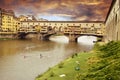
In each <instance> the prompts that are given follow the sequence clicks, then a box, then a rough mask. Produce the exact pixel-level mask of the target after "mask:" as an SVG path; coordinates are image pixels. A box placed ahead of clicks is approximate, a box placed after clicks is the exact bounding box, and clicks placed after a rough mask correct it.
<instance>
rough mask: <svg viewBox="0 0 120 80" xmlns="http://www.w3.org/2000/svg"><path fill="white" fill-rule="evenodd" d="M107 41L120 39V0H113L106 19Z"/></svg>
mask: <svg viewBox="0 0 120 80" xmlns="http://www.w3.org/2000/svg"><path fill="white" fill-rule="evenodd" d="M105 26H106V34H105V41H106V42H108V41H113V40H114V41H118V40H120V0H113V2H112V4H111V7H110V10H109V12H108V15H107V18H106V21H105Z"/></svg>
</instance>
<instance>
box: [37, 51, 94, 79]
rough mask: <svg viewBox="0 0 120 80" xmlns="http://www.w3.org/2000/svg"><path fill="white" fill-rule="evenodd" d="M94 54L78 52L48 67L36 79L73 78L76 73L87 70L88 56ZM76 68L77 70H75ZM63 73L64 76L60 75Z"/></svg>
mask: <svg viewBox="0 0 120 80" xmlns="http://www.w3.org/2000/svg"><path fill="white" fill-rule="evenodd" d="M92 55H94V54H91V53H79V54H77V55H73V56H72V57H70V58H68V59H66V60H65V61H63V62H61V63H59V64H58V65H56V66H54V67H53V68H51V69H49V70H48V71H47V72H45V73H44V74H42V75H39V76H38V77H37V78H36V80H74V78H75V76H76V75H77V74H78V73H84V72H86V71H87V70H88V66H89V65H88V64H87V61H88V58H89V57H90V56H92ZM78 63H79V64H78ZM76 68H78V69H79V70H76ZM62 74H65V76H64V77H60V75H62Z"/></svg>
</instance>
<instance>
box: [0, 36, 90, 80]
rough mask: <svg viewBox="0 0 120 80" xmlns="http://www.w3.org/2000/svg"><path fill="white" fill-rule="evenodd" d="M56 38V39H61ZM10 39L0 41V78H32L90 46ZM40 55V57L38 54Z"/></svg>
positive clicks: (32, 79)
mask: <svg viewBox="0 0 120 80" xmlns="http://www.w3.org/2000/svg"><path fill="white" fill-rule="evenodd" d="M61 39H62V38H61V37H60V38H58V37H57V40H61ZM63 40H64V39H63ZM58 42H59V41H57V42H55V41H35V40H33V41H32V40H10V41H7V40H6V41H0V79H1V80H9V79H10V80H34V78H35V77H36V76H37V75H38V74H40V73H43V72H45V71H46V70H47V69H48V68H49V67H52V66H54V65H55V64H57V63H59V62H60V61H62V60H64V59H65V58H67V57H69V56H71V55H72V54H74V53H76V52H80V51H84V50H87V51H89V50H90V49H91V48H92V46H89V48H88V45H81V44H78V43H75V42H70V43H68V41H67V42H65V44H63V43H64V42H63V43H61V42H60V43H58ZM40 55H42V57H41V56H40Z"/></svg>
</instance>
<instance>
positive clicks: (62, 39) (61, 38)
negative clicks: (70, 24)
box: [49, 36, 69, 43]
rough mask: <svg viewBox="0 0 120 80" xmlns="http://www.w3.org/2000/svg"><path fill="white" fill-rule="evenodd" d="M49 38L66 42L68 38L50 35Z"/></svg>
mask: <svg viewBox="0 0 120 80" xmlns="http://www.w3.org/2000/svg"><path fill="white" fill-rule="evenodd" d="M49 40H51V41H54V42H58V43H68V42H69V38H68V37H67V36H50V38H49Z"/></svg>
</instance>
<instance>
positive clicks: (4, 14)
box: [0, 8, 105, 34]
mask: <svg viewBox="0 0 120 80" xmlns="http://www.w3.org/2000/svg"><path fill="white" fill-rule="evenodd" d="M0 12H1V16H0V19H1V20H0V21H1V22H0V23H1V25H0V27H1V28H0V31H3V32H9V31H12V32H18V31H24V30H25V31H26V30H27V29H29V30H36V31H40V29H41V28H44V27H46V26H50V27H52V28H53V29H54V30H55V31H64V29H65V28H67V27H76V29H77V30H76V31H78V32H79V29H82V30H84V31H85V30H86V31H88V32H90V31H95V30H96V33H100V34H104V32H105V31H104V30H105V26H104V22H103V21H47V20H45V19H40V20H37V19H36V18H35V17H34V16H32V15H28V16H24V15H21V16H19V17H16V16H15V14H14V12H13V11H11V10H4V9H1V8H0ZM33 28H34V29H33ZM72 29H73V28H72ZM66 30H68V29H66ZM66 32H67V31H66Z"/></svg>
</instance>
